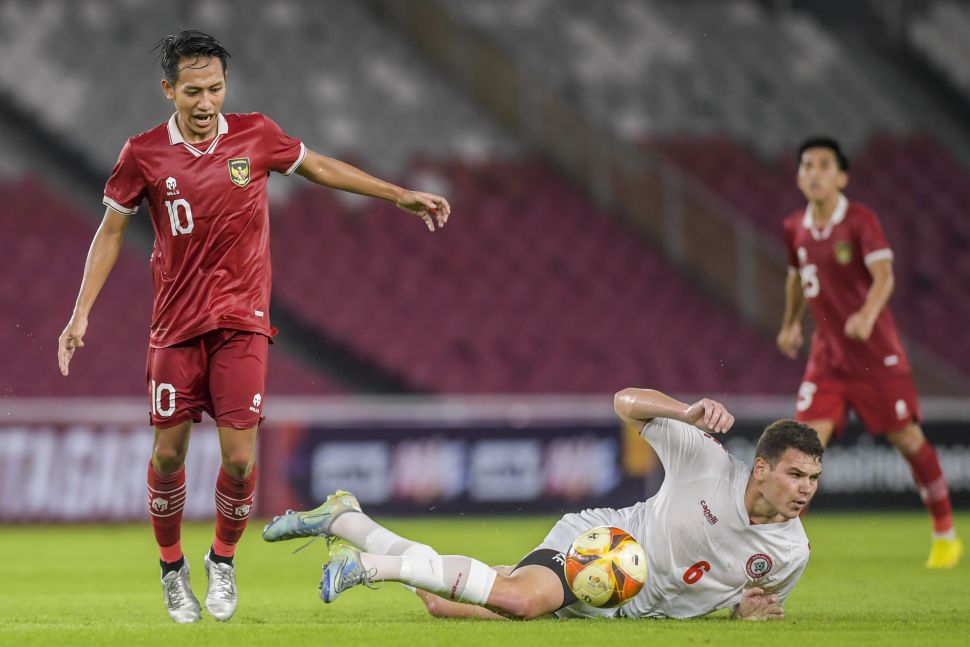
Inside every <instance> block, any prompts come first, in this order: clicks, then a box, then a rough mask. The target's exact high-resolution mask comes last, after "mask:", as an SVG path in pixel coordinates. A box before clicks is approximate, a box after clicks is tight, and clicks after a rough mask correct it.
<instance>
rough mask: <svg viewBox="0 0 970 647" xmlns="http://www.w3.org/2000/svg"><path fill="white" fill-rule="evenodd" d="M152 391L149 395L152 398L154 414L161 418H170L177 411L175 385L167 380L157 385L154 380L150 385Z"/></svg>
mask: <svg viewBox="0 0 970 647" xmlns="http://www.w3.org/2000/svg"><path fill="white" fill-rule="evenodd" d="M149 388H150V389H151V392H150V394H149V397H151V400H152V415H153V416H158V417H160V418H168V417H169V416H171V415H172V414H173V413H175V387H174V386H172V385H171V384H169V383H167V382H162V383H161V384H158V385H156V384H155V380H152V383H151V386H150V387H149Z"/></svg>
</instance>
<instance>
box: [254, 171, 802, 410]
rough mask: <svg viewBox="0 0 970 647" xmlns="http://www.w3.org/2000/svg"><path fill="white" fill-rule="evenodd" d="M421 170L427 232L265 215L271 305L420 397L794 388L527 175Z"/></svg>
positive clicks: (549, 185) (703, 304)
mask: <svg viewBox="0 0 970 647" xmlns="http://www.w3.org/2000/svg"><path fill="white" fill-rule="evenodd" d="M432 171H433V172H437V173H439V174H440V175H441V176H443V177H444V178H445V181H446V182H447V185H448V186H449V187H450V188H449V191H448V195H449V196H450V197H451V200H452V204H453V207H454V213H453V221H452V224H451V225H450V226H449V227H447V228H445V229H444V230H443V231H440V232H436V233H434V234H430V233H429V232H428V231H426V230H425V229H423V228H422V227H421V226H420V225H419V223H417V222H414V221H412V220H410V219H408V218H407V217H406V216H404V215H403V214H402V213H401V212H399V211H397V210H395V209H394V208H393V207H389V206H386V205H381V204H377V203H366V205H365V206H364V208H363V209H362V210H361V211H358V212H354V211H350V210H348V209H347V208H345V207H344V206H343V205H342V203H340V202H339V201H337V200H336V199H335V198H334V195H333V194H330V193H327V192H324V191H317V190H313V189H307V190H303V191H299V192H298V193H297V194H296V195H295V196H294V197H293V200H292V201H290V202H289V203H288V204H286V205H285V206H284V205H281V207H282V208H278V209H277V210H276V212H275V216H274V222H273V256H274V264H275V272H274V279H275V285H276V287H275V290H276V296H277V297H278V298H280V299H281V300H282V301H284V302H285V303H286V304H287V305H288V307H291V308H293V309H295V310H296V311H297V312H299V313H302V316H303V317H304V318H305V320H306V321H308V322H314V323H315V324H316V325H317V326H319V328H320V330H321V332H322V333H323V334H325V335H328V336H332V337H335V338H338V339H340V340H343V342H344V343H346V344H348V345H350V346H351V347H353V349H354V350H355V351H356V352H358V353H360V354H361V355H364V356H369V357H371V358H372V359H373V360H374V361H376V362H379V363H381V364H382V365H384V366H386V367H387V368H388V369H389V370H390V371H392V372H395V373H397V374H400V375H403V376H405V377H406V378H407V379H408V380H409V381H410V382H411V383H412V384H413V385H414V386H416V387H418V388H420V389H423V390H428V391H432V392H453V393H490V392H530V393H534V392H583V391H589V392H602V391H604V390H610V389H613V388H615V387H617V386H618V385H621V384H659V385H663V386H664V387H665V388H668V389H670V390H673V391H678V390H701V391H710V392H722V391H727V392H733V393H738V392H741V393H754V392H776V393H785V392H790V391H791V390H792V389H793V388H794V387H796V386H797V382H798V377H799V370H800V367H799V366H798V365H797V364H796V363H794V362H788V361H786V360H784V359H783V358H782V357H781V356H780V355H779V354H778V353H777V351H775V349H774V344H773V342H772V340H770V339H768V338H766V337H762V336H760V335H758V334H756V333H755V332H753V331H751V330H749V329H746V328H745V327H744V326H743V325H742V324H741V323H740V322H739V321H738V320H737V319H736V318H735V317H734V316H733V315H732V314H730V313H728V312H727V311H725V310H722V309H720V308H718V307H717V306H715V305H713V304H712V303H711V302H709V301H707V300H706V299H705V298H704V297H702V296H700V295H698V294H697V293H696V291H695V289H694V288H693V287H692V286H690V285H688V284H687V282H686V281H685V280H684V279H683V278H682V277H681V276H680V275H678V274H677V273H676V272H674V271H672V270H671V269H670V267H669V266H667V265H666V264H665V263H664V262H663V260H661V258H660V257H659V256H658V255H657V254H656V253H655V252H653V251H651V250H649V249H647V248H645V247H644V246H643V245H642V244H641V243H640V242H639V241H638V240H637V239H636V237H635V236H633V235H632V234H631V233H630V232H628V231H625V230H624V229H622V228H621V227H619V226H618V225H617V224H616V223H615V222H614V221H613V220H612V219H611V218H609V217H608V216H607V215H606V214H605V213H603V212H601V211H599V210H597V209H596V208H595V207H594V206H593V205H592V204H590V202H589V201H588V200H587V199H585V198H584V197H583V196H582V195H581V194H579V193H578V192H577V191H576V190H575V189H573V188H572V187H571V186H570V185H569V184H568V183H566V182H565V181H563V180H562V179H560V178H559V177H557V176H556V175H554V174H552V173H551V172H550V171H548V170H547V169H546V168H545V167H544V166H543V165H542V164H540V163H536V162H526V161H523V162H515V163H493V164H491V165H487V166H474V165H468V164H461V163H451V164H441V165H434V166H432V167H430V168H426V169H425V172H432ZM310 231H312V234H308V232H310ZM694 253H697V254H702V253H704V250H694ZM687 331H689V332H687Z"/></svg>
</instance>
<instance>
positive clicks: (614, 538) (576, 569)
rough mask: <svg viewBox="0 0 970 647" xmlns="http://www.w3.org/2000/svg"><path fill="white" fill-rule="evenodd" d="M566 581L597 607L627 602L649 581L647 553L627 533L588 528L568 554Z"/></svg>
mask: <svg viewBox="0 0 970 647" xmlns="http://www.w3.org/2000/svg"><path fill="white" fill-rule="evenodd" d="M565 569H566V582H567V583H568V584H569V588H570V589H571V590H572V592H573V594H574V595H575V596H576V597H577V598H578V599H580V600H582V601H583V602H585V603H586V604H589V605H591V606H594V607H617V606H620V605H621V604H623V603H625V602H628V601H629V600H630V598H632V597H633V596H635V595H636V594H637V593H639V592H640V589H642V588H643V584H644V583H645V582H646V581H647V555H646V553H644V552H643V547H642V546H640V544H639V543H638V542H637V540H636V539H634V538H633V537H632V536H631V535H630V534H629V533H628V532H626V531H624V530H621V529H619V528H612V527H608V526H601V527H599V528H591V529H590V530H587V531H586V532H584V533H583V534H581V535H580V536H579V537H577V538H576V540H575V541H574V542H573V544H572V546H570V547H569V552H567V553H566V564H565Z"/></svg>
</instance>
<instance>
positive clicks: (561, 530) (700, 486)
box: [540, 418, 809, 618]
mask: <svg viewBox="0 0 970 647" xmlns="http://www.w3.org/2000/svg"><path fill="white" fill-rule="evenodd" d="M641 435H642V436H643V438H644V439H645V440H646V441H647V442H649V443H650V445H651V446H652V447H653V448H654V450H655V451H656V452H657V455H658V456H659V458H660V461H661V462H662V463H663V466H664V471H665V477H664V482H663V485H662V486H661V488H660V491H659V492H658V493H657V494H656V495H655V496H653V497H651V498H650V499H648V500H647V501H643V502H640V503H637V504H635V505H633V506H630V507H629V508H623V509H621V510H612V509H597V510H586V511H583V512H581V513H579V514H569V515H566V516H565V517H563V519H562V521H560V522H559V523H558V524H556V527H555V528H553V530H552V531H551V532H550V533H549V536H548V537H547V538H546V540H545V542H543V544H542V545H541V546H540V547H543V548H554V549H556V550H560V551H565V550H567V549H568V548H569V544H570V543H571V542H572V540H573V539H575V537H576V536H578V535H579V533H581V532H583V530H585V529H587V528H591V527H595V526H602V525H612V526H616V527H619V528H622V529H624V530H626V531H627V532H629V533H630V534H632V535H633V536H634V537H635V538H636V539H637V541H639V542H640V544H641V545H642V546H643V549H644V551H646V554H647V561H648V563H649V572H648V575H647V583H646V585H645V586H644V587H643V590H642V591H640V593H639V594H637V595H636V596H635V597H634V598H633V599H632V600H630V602H628V603H627V604H625V605H624V606H622V607H619V608H618V609H596V608H594V607H590V606H588V605H586V604H584V603H582V602H577V603H575V604H572V605H570V606H569V607H566V608H564V609H562V610H560V611H559V612H558V615H560V616H564V617H569V616H573V617H575V616H606V615H620V616H625V617H667V618H691V617H695V616H701V615H705V614H707V613H710V612H712V611H716V610H718V609H723V608H726V607H732V606H734V605H736V604H737V603H738V602H740V600H741V595H742V593H743V591H744V589H745V588H750V587H760V588H763V589H765V590H766V591H767V592H769V593H772V594H774V595H777V596H778V598H779V601H780V602H784V599H785V598H786V597H787V596H788V594H789V593H790V592H791V590H792V589H793V588H794V586H795V584H796V583H797V582H798V578H799V577H800V576H801V574H802V571H803V570H805V566H806V565H807V564H808V556H809V545H808V537H807V536H806V535H805V530H804V529H803V528H802V522H801V520H800V519H797V518H796V519H792V520H790V521H786V522H783V523H774V524H762V525H752V524H751V523H750V521H749V519H748V514H747V511H746V510H745V507H744V490H745V487H746V485H747V482H748V475H749V473H750V471H751V470H750V468H749V467H748V466H747V465H745V464H744V463H742V462H741V461H740V460H738V459H737V458H735V457H734V456H731V455H730V454H728V452H727V451H726V450H725V449H724V448H723V447H722V446H721V444H720V443H719V442H718V441H716V440H715V439H714V438H712V437H711V436H709V435H708V434H705V433H703V432H702V431H700V430H699V429H697V428H696V427H693V426H690V425H687V424H684V423H682V422H677V421H675V420H669V419H666V418H655V419H653V420H651V421H650V422H649V423H647V424H646V425H645V426H644V428H643V431H642V432H641Z"/></svg>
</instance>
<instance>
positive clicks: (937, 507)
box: [886, 421, 963, 568]
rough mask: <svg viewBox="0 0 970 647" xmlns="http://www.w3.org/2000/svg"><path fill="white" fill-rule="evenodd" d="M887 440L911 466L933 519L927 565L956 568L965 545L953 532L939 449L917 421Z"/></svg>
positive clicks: (948, 495) (950, 506)
mask: <svg viewBox="0 0 970 647" xmlns="http://www.w3.org/2000/svg"><path fill="white" fill-rule="evenodd" d="M886 438H887V440H889V442H890V443H892V445H893V446H894V447H896V449H898V450H899V452H900V453H901V454H902V455H903V458H905V459H906V461H907V462H908V463H909V466H910V469H911V471H912V473H913V480H914V481H915V482H916V486H917V488H918V489H919V495H920V498H921V499H922V500H923V504H924V505H925V506H926V509H927V510H928V511H929V513H930V516H932V517H933V545H932V547H931V549H930V556H929V558H928V559H927V560H926V566H927V567H929V568H953V567H954V566H956V565H957V563H959V561H960V557H961V556H962V555H963V543H962V542H961V541H960V538H959V537H957V536H956V533H955V532H954V529H953V507H952V505H951V504H950V491H949V488H947V485H946V478H945V477H944V476H943V469H942V468H941V467H940V460H939V458H938V457H937V455H936V450H935V449H933V445H931V444H930V443H929V442H928V441H927V440H926V436H924V435H923V430H922V429H921V428H920V426H919V425H918V424H917V423H916V422H914V421H911V422H910V423H909V424H907V425H906V426H905V427H904V428H903V429H901V430H900V431H895V432H892V433H890V434H888V435H887V436H886Z"/></svg>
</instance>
